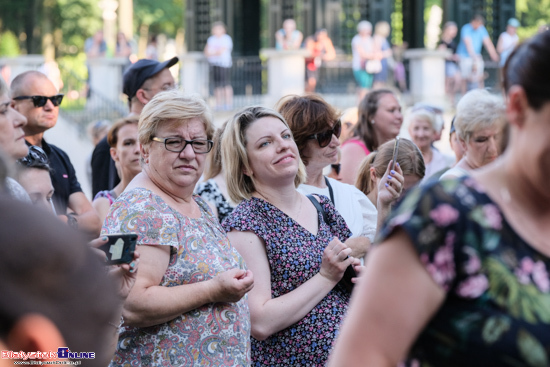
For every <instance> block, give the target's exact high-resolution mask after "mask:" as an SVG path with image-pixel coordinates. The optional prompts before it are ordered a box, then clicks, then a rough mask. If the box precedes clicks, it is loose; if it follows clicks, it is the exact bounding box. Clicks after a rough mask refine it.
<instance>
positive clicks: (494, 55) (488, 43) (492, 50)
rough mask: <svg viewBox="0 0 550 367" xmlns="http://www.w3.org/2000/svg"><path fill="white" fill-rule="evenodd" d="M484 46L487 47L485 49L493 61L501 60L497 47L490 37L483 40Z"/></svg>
mask: <svg viewBox="0 0 550 367" xmlns="http://www.w3.org/2000/svg"><path fill="white" fill-rule="evenodd" d="M483 46H485V49H486V50H487V52H489V56H491V59H492V60H493V61H498V60H499V57H498V54H497V50H495V46H494V45H493V42H492V41H491V38H489V36H486V37H484V38H483Z"/></svg>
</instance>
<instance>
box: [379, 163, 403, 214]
mask: <svg viewBox="0 0 550 367" xmlns="http://www.w3.org/2000/svg"><path fill="white" fill-rule="evenodd" d="M392 162H393V161H390V163H389V164H388V168H387V169H386V172H385V173H384V176H383V177H382V179H381V180H380V182H379V183H378V207H389V206H390V205H391V204H392V203H393V202H394V201H395V200H397V199H398V198H399V196H401V192H402V191H403V183H404V182H405V179H404V177H403V171H402V170H401V167H400V166H399V163H396V164H395V170H392V169H391V166H392Z"/></svg>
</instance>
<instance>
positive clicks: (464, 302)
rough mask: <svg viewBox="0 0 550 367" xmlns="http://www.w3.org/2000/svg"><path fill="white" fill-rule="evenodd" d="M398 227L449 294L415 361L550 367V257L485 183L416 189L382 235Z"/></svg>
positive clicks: (413, 355) (417, 363)
mask: <svg viewBox="0 0 550 367" xmlns="http://www.w3.org/2000/svg"><path fill="white" fill-rule="evenodd" d="M396 227H401V228H403V229H404V230H405V231H406V232H407V233H408V235H409V237H410V238H411V240H412V242H413V244H414V246H415V248H416V250H417V252H418V254H419V257H420V260H421V262H422V263H423V264H424V266H425V267H426V269H427V270H428V272H429V273H430V275H431V277H432V278H433V279H434V281H435V282H436V283H437V284H439V285H440V286H441V287H442V288H443V289H444V290H445V291H446V293H447V295H446V299H445V301H444V303H443V305H442V306H441V308H440V309H439V310H438V312H437V313H436V314H435V315H434V317H433V318H432V320H430V322H429V324H428V325H427V326H426V328H425V329H424V330H423V331H422V333H421V334H420V336H419V337H418V339H417V340H416V342H415V344H414V346H413V348H412V350H411V354H410V357H411V358H412V362H411V365H413V366H449V367H452V366H514V367H520V366H531V367H539V366H540V367H542V366H549V365H550V354H549V353H550V279H549V276H548V268H549V266H550V259H549V258H548V257H547V256H546V255H544V254H542V253H540V252H538V251H537V250H535V249H534V248H533V247H531V246H530V245H529V244H528V243H526V242H525V241H524V240H523V239H522V238H520V237H519V236H518V235H517V233H516V232H515V231H514V230H513V229H512V228H511V227H510V225H509V224H508V222H507V221H506V218H505V217H504V216H503V214H502V212H501V211H500V209H499V207H498V206H497V205H496V204H495V203H494V202H493V201H492V200H491V199H490V198H489V197H488V196H487V195H486V194H485V192H484V189H483V187H482V186H481V185H479V184H478V183H477V182H476V181H475V180H474V179H472V178H469V177H466V178H462V179H460V180H443V181H441V182H435V183H432V184H428V185H427V186H426V187H424V188H418V189H415V190H414V191H412V192H410V193H409V195H407V196H406V197H405V198H404V199H403V201H402V202H401V203H400V204H399V206H398V207H397V208H396V209H395V210H394V211H393V212H392V214H391V216H390V217H389V218H388V220H387V222H386V225H385V227H384V228H383V230H382V231H381V234H380V235H381V238H380V239H384V238H386V237H388V236H389V235H390V234H391V233H392V231H393V230H394V229H395V228H396Z"/></svg>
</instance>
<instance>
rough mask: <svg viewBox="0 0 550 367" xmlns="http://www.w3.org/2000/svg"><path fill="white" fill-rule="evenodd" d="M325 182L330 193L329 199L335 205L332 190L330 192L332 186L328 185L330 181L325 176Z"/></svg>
mask: <svg viewBox="0 0 550 367" xmlns="http://www.w3.org/2000/svg"><path fill="white" fill-rule="evenodd" d="M325 184H326V185H327V187H328V194H329V195H330V201H332V205H334V206H336V201H334V192H332V186H331V185H330V181H329V180H328V178H327V177H326V176H325Z"/></svg>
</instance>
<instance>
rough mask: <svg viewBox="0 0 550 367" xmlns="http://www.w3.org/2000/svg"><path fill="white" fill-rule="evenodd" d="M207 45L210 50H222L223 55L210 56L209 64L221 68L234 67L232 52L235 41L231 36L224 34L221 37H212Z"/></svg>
mask: <svg viewBox="0 0 550 367" xmlns="http://www.w3.org/2000/svg"><path fill="white" fill-rule="evenodd" d="M206 45H207V46H208V49H209V50H213V51H216V50H221V49H223V50H224V51H223V53H222V54H221V55H216V56H208V62H209V63H210V64H212V65H215V66H221V67H224V68H230V67H231V65H232V61H231V51H232V50H233V40H231V37H229V35H227V34H224V35H222V36H221V37H216V36H210V37H208V40H207V41H206Z"/></svg>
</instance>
